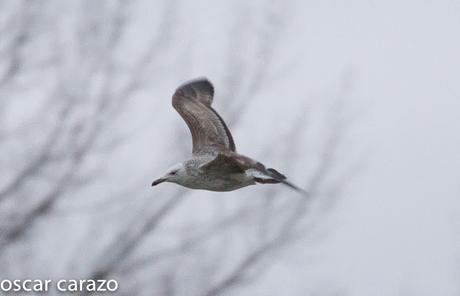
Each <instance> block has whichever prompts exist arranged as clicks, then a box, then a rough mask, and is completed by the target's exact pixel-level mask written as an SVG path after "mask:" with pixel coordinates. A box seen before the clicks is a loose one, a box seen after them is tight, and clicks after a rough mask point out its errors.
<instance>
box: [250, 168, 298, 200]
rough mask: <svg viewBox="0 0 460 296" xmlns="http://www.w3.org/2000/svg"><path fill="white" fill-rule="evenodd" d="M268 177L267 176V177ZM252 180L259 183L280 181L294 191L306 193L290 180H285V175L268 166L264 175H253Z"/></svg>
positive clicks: (276, 182)
mask: <svg viewBox="0 0 460 296" xmlns="http://www.w3.org/2000/svg"><path fill="white" fill-rule="evenodd" d="M267 177H268V178H267ZM254 181H255V182H257V183H261V184H278V183H282V184H284V185H286V186H288V187H290V188H292V189H294V190H296V191H299V192H302V193H304V194H307V192H306V191H305V190H303V189H301V188H299V187H297V186H296V185H294V184H292V183H291V182H289V181H287V178H286V176H285V175H283V174H281V173H280V172H278V171H277V170H275V169H272V168H268V169H266V171H265V173H264V176H260V175H259V176H254Z"/></svg>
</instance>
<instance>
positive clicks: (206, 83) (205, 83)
mask: <svg viewBox="0 0 460 296" xmlns="http://www.w3.org/2000/svg"><path fill="white" fill-rule="evenodd" d="M185 86H192V87H193V88H196V89H197V90H203V91H207V92H212V93H214V86H213V84H212V83H211V81H210V80H209V79H208V78H207V77H205V76H201V77H197V78H194V79H191V80H188V81H186V82H184V83H182V84H181V85H180V86H179V87H178V88H177V89H180V88H183V87H185Z"/></svg>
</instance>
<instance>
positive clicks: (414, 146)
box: [269, 0, 460, 295]
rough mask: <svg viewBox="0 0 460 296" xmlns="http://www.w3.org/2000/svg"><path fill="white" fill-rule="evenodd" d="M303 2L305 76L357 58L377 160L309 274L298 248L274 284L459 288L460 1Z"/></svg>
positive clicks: (319, 79)
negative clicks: (318, 280)
mask: <svg viewBox="0 0 460 296" xmlns="http://www.w3.org/2000/svg"><path fill="white" fill-rule="evenodd" d="M298 2H299V3H298V7H299V9H296V10H295V11H296V12H294V13H295V16H293V17H294V18H295V22H296V23H297V26H295V27H293V28H292V30H291V34H292V38H293V39H294V38H296V39H298V40H299V41H298V42H301V41H300V40H303V42H305V45H304V50H305V53H306V54H305V61H303V62H304V63H305V68H314V71H315V74H314V75H312V74H311V72H310V71H311V70H306V71H308V72H309V73H310V75H308V79H310V80H311V81H309V83H313V84H316V85H327V83H328V82H329V81H328V80H329V79H331V80H333V79H335V77H334V74H337V73H339V72H340V69H342V68H346V67H347V66H350V67H351V68H352V69H353V73H354V74H355V83H354V87H353V90H352V93H351V95H350V99H351V100H352V101H353V102H354V103H355V104H357V106H359V107H358V109H359V110H360V111H359V112H358V113H359V114H360V119H359V124H358V125H359V127H358V128H357V130H358V131H356V132H355V133H354V134H353V136H354V139H355V144H356V145H369V147H371V149H370V150H371V152H370V155H371V160H370V161H369V163H368V164H367V166H366V169H365V170H364V171H363V173H362V174H361V175H360V177H359V178H355V180H354V182H353V184H352V185H351V186H350V187H349V191H348V194H347V198H346V202H345V203H344V204H343V207H342V208H341V210H340V214H339V216H340V217H339V218H338V219H337V221H336V223H337V224H338V227H337V229H336V230H335V233H334V234H333V235H332V236H331V237H330V240H328V242H327V243H326V246H322V250H321V251H319V253H320V254H321V258H322V259H323V260H321V263H317V262H316V261H315V262H313V263H312V262H309V257H308V256H306V259H305V260H304V261H303V263H304V264H306V265H308V264H310V265H312V266H313V267H312V268H313V270H314V271H309V272H308V273H307V274H304V273H302V270H304V267H305V266H306V265H304V264H301V263H299V261H297V260H294V261H291V262H290V265H289V267H286V266H285V265H283V264H284V263H280V265H279V269H276V272H288V270H289V269H290V268H292V266H293V265H294V266H296V267H297V268H296V270H297V272H298V273H296V274H292V273H289V274H286V278H285V279H284V281H285V285H281V284H280V283H279V285H278V287H281V286H283V287H284V288H286V287H287V288H288V289H293V290H297V289H300V290H301V289H302V287H305V286H310V285H311V284H312V280H311V279H312V278H315V279H316V278H317V276H318V277H320V278H323V280H324V283H326V284H330V283H334V282H335V281H336V280H338V282H339V283H340V285H339V287H340V286H341V287H343V288H344V290H345V291H347V290H348V291H349V295H458V293H459V290H460V281H459V280H458V275H459V273H458V270H460V261H459V260H458V258H459V250H458V246H459V238H460V229H459V228H458V226H457V228H456V229H455V223H456V222H457V225H458V219H459V214H460V212H459V210H460V202H459V197H460V172H459V170H460V132H459V128H460V54H459V53H460V1H360V0H355V1H304V2H302V1H298ZM349 148H350V149H356V147H352V146H349ZM299 248H301V247H299ZM297 250H298V249H297ZM288 261H289V260H288ZM274 273H275V272H274ZM269 276H270V275H269ZM275 278H276V277H274V280H275ZM277 291H279V292H280V293H281V292H282V291H283V289H282V288H279V289H278V290H277Z"/></svg>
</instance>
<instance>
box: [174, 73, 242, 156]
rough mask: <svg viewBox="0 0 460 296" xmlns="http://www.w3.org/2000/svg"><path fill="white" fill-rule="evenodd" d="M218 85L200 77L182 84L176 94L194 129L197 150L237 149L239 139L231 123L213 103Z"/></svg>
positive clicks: (178, 107) (177, 104)
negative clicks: (235, 141) (237, 139)
mask: <svg viewBox="0 0 460 296" xmlns="http://www.w3.org/2000/svg"><path fill="white" fill-rule="evenodd" d="M213 95H214V88H213V86H212V84H211V83H210V82H209V81H208V80H207V79H197V80H194V81H191V82H188V83H185V84H184V85H182V86H180V87H179V88H178V89H177V90H176V92H175V93H174V95H173V97H172V104H173V107H174V109H176V110H177V112H179V114H180V115H181V116H182V118H183V119H184V121H185V122H186V123H187V126H188V127H189V129H190V132H191V133H192V140H193V154H200V153H201V152H203V151H205V150H206V149H224V148H226V149H229V150H231V151H235V143H234V141H233V138H232V135H231V133H230V131H229V130H228V128H227V125H226V124H225V122H224V121H223V120H222V118H221V117H220V116H219V114H217V112H216V111H215V110H214V109H213V108H212V107H211V104H212V100H213Z"/></svg>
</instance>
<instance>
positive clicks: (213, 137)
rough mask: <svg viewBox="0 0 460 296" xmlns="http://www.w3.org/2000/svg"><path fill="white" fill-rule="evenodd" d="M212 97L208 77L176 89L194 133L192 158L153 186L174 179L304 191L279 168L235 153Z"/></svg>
mask: <svg viewBox="0 0 460 296" xmlns="http://www.w3.org/2000/svg"><path fill="white" fill-rule="evenodd" d="M213 97H214V87H213V86H212V84H211V82H209V81H208V80H207V79H205V78H203V79H196V80H193V81H190V82H187V83H185V84H183V85H181V86H180V87H179V88H177V90H176V91H175V93H174V95H173V97H172V105H173V107H174V109H176V111H177V112H178V113H179V114H180V116H181V117H182V118H183V119H184V121H185V123H186V124H187V126H188V128H189V129H190V132H191V134H192V142H193V149H192V150H193V151H192V157H191V158H190V159H187V160H185V161H183V162H181V163H178V164H176V165H174V166H172V167H171V168H170V169H169V170H168V171H167V173H166V174H165V175H164V176H163V177H161V178H159V179H157V180H155V181H153V183H152V186H156V185H158V184H160V183H163V182H172V183H176V184H179V185H182V186H184V187H188V188H192V189H204V190H210V191H232V190H236V189H239V188H242V187H246V186H249V185H255V184H257V183H260V184H275V183H282V184H285V185H287V186H289V187H291V188H293V189H295V190H297V191H303V190H301V189H299V188H298V187H297V186H295V185H293V184H292V183H290V182H288V181H287V180H286V177H285V176H284V175H283V174H281V173H279V172H278V171H277V170H275V169H272V168H266V167H265V166H264V165H263V164H262V163H260V162H258V161H256V160H253V159H251V158H249V157H247V156H244V155H241V154H238V153H237V152H236V148H235V142H234V141H233V137H232V134H231V133H230V131H229V129H228V127H227V125H226V124H225V122H224V120H223V119H222V117H220V115H219V114H218V113H217V112H216V111H215V110H214V109H213V108H212V107H211V104H212V101H213Z"/></svg>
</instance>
